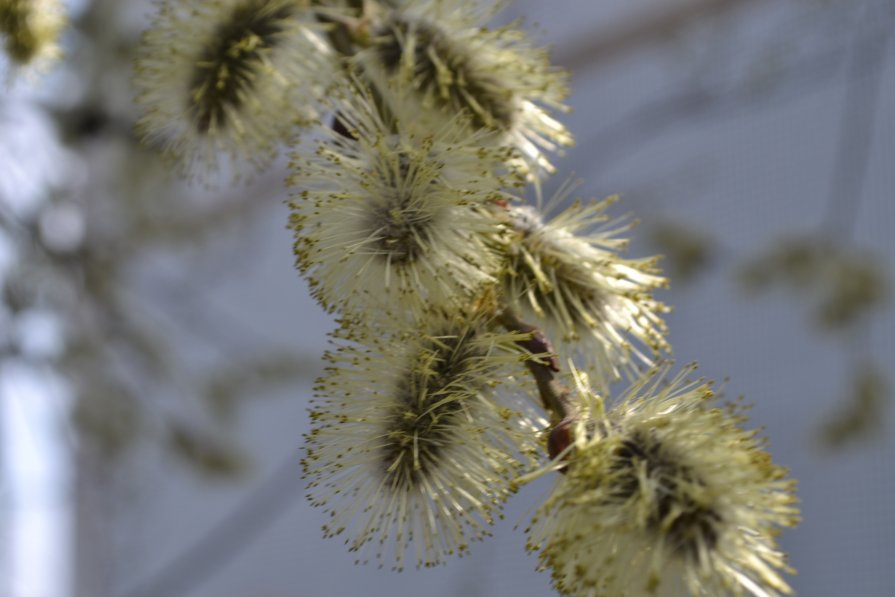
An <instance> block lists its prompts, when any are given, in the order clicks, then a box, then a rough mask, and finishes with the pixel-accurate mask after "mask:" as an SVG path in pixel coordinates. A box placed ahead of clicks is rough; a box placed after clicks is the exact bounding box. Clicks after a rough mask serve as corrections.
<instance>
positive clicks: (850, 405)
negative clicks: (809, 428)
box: [820, 363, 890, 449]
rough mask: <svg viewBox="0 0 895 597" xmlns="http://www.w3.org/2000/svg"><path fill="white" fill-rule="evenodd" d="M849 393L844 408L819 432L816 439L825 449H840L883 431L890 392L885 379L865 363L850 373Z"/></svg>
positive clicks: (876, 369)
mask: <svg viewBox="0 0 895 597" xmlns="http://www.w3.org/2000/svg"><path fill="white" fill-rule="evenodd" d="M849 390H850V392H849V394H850V395H849V396H848V397H847V400H846V402H845V404H843V406H842V408H841V409H839V410H838V411H837V412H835V413H834V414H833V415H831V416H830V417H829V418H828V421H827V422H826V423H825V424H824V425H823V427H822V428H821V429H820V439H821V441H822V442H823V444H824V445H825V446H826V447H827V448H831V449H836V448H841V447H843V446H845V445H846V444H850V443H854V442H855V441H857V440H862V439H867V438H869V437H872V436H874V435H877V434H879V433H880V432H882V431H883V429H882V421H883V415H884V413H885V408H886V404H885V403H886V401H887V400H888V397H889V392H890V388H889V382H888V380H887V379H886V377H885V375H884V374H883V373H882V372H881V371H880V370H879V369H878V368H877V367H875V366H873V365H871V364H866V363H865V364H864V365H863V366H862V367H860V368H858V369H857V370H856V371H855V372H854V373H853V375H852V383H851V386H850V388H849Z"/></svg>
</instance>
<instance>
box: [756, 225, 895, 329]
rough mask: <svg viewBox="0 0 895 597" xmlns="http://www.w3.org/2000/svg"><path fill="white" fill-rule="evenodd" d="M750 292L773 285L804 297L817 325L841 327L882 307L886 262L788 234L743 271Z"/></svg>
mask: <svg viewBox="0 0 895 597" xmlns="http://www.w3.org/2000/svg"><path fill="white" fill-rule="evenodd" d="M741 280H742V282H743V285H744V287H745V288H746V289H747V290H748V291H750V292H754V293H758V292H764V291H767V290H769V289H770V288H772V287H774V286H778V287H782V288H785V289H787V290H790V291H794V292H795V293H796V294H797V295H798V296H800V297H801V298H803V299H805V300H807V301H808V303H809V305H810V308H811V311H812V318H813V320H814V322H815V324H816V325H818V326H819V327H821V328H824V329H832V330H840V329H844V328H847V327H849V326H852V325H854V324H857V323H858V322H859V320H861V319H864V318H866V317H869V316H870V315H872V314H873V313H874V312H875V311H877V310H878V309H880V308H881V307H882V306H883V305H884V304H885V301H886V299H887V298H888V289H889V280H888V279H887V277H886V270H885V266H884V264H882V263H879V260H878V259H875V258H874V257H873V256H870V255H865V254H861V253H858V252H855V251H851V250H849V249H847V248H845V247H842V246H840V245H838V244H835V243H832V242H828V241H824V240H819V239H814V238H801V239H786V240H783V241H781V242H780V243H779V244H778V245H776V246H774V247H771V248H770V249H768V250H767V251H765V252H764V253H763V254H761V255H759V256H757V257H755V258H754V259H753V260H751V261H750V262H749V263H747V264H746V266H745V267H744V268H743V270H742V272H741Z"/></svg>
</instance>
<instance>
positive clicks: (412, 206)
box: [289, 91, 512, 319]
mask: <svg viewBox="0 0 895 597" xmlns="http://www.w3.org/2000/svg"><path fill="white" fill-rule="evenodd" d="M339 107H340V113H342V114H343V118H344V120H345V122H346V123H347V125H348V126H349V127H350V128H351V129H352V130H354V131H356V132H357V133H358V134H357V135H355V136H354V138H345V137H344V136H342V135H339V134H338V133H331V134H330V135H329V136H328V137H327V138H326V139H324V140H323V141H322V142H321V143H320V144H319V146H318V148H317V151H316V152H315V153H314V154H313V155H312V156H308V157H301V158H298V159H296V160H294V161H293V164H292V166H293V172H294V174H293V176H292V177H291V178H290V180H289V182H290V184H291V185H292V186H293V187H295V188H296V189H297V190H298V192H297V193H296V195H295V197H294V199H293V200H292V202H291V203H290V206H291V207H292V210H293V217H292V220H291V225H292V227H293V228H294V229H295V232H296V241H295V254H296V257H297V265H298V267H299V269H300V270H301V271H302V272H303V273H304V274H305V276H306V277H307V278H308V280H309V282H310V285H311V287H312V291H313V293H314V296H315V297H316V298H317V299H318V300H319V301H320V302H321V304H322V305H323V306H324V307H325V308H327V309H328V310H331V311H341V312H343V313H354V314H357V313H361V312H363V313H370V312H371V311H376V310H379V311H385V312H389V313H390V314H391V315H392V316H395V317H398V318H406V319H412V318H417V317H419V316H420V315H421V314H422V313H423V312H425V311H428V310H432V309H441V308H451V307H453V306H458V305H462V304H464V303H470V302H471V301H472V300H473V298H474V297H475V295H476V294H478V293H479V292H481V291H482V289H483V288H485V287H487V286H488V285H493V284H494V283H496V274H497V271H498V268H499V260H498V256H497V254H496V251H495V249H494V247H493V239H494V238H495V237H496V236H497V235H498V234H499V233H500V231H501V230H502V227H501V225H500V223H499V222H498V221H497V220H496V219H495V218H494V217H493V214H492V213H491V212H490V211H489V210H488V209H487V208H488V206H490V205H491V204H492V203H493V202H494V201H495V200H496V199H500V198H508V195H506V194H505V193H504V192H503V191H501V190H500V189H501V186H502V185H504V184H506V183H507V182H508V181H510V180H511V179H512V175H510V174H508V173H507V172H506V168H504V166H503V160H502V156H501V152H500V151H499V150H497V149H487V148H483V147H482V144H481V141H482V139H483V137H484V136H486V135H487V134H482V133H476V134H472V135H469V134H468V131H467V130H466V129H464V128H461V127H459V126H456V123H454V124H448V125H446V126H444V127H442V128H441V129H439V130H436V131H427V130H425V129H422V130H420V129H417V128H416V127H415V126H414V123H413V122H412V121H404V120H398V119H392V118H389V117H387V116H385V117H384V116H383V115H381V114H379V113H378V110H377V108H376V106H375V105H374V102H373V101H372V99H371V98H369V97H367V96H366V95H365V94H364V93H363V91H358V93H357V94H355V95H354V96H353V97H348V98H346V99H345V100H344V101H341V102H339Z"/></svg>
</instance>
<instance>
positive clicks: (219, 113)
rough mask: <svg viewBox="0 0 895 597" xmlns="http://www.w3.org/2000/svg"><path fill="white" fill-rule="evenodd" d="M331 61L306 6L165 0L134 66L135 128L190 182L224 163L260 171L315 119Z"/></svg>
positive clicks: (263, 0)
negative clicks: (138, 111) (137, 116)
mask: <svg viewBox="0 0 895 597" xmlns="http://www.w3.org/2000/svg"><path fill="white" fill-rule="evenodd" d="M333 61H334V57H333V54H332V52H331V50H330V49H329V47H328V46H327V44H326V43H325V42H324V41H323V38H322V37H321V25H320V24H319V23H317V22H316V21H315V19H314V18H313V11H311V10H310V8H309V5H308V2H307V0H182V1H175V0H162V2H161V5H160V7H159V12H158V16H157V18H156V21H155V22H154V23H153V25H152V27H151V28H150V29H149V30H148V31H147V32H146V34H145V35H144V38H143V42H142V44H141V46H140V49H139V53H138V57H137V60H136V70H135V79H134V83H135V86H136V87H137V89H138V91H139V94H138V96H137V104H138V105H139V106H140V107H141V108H142V110H143V114H142V116H141V117H140V119H139V121H138V125H137V126H138V130H139V132H140V133H141V134H142V136H143V137H144V140H146V141H149V142H157V143H159V144H160V145H161V146H162V147H163V149H164V150H165V151H166V153H167V154H168V155H169V156H170V157H172V158H174V159H175V160H176V161H177V162H178V164H179V165H180V167H181V169H182V171H183V172H184V173H186V174H188V175H191V176H197V175H201V174H204V171H206V170H214V169H217V168H218V167H219V166H220V165H221V159H222V157H224V156H226V157H227V160H228V161H229V165H230V167H231V169H232V170H233V171H234V173H236V174H237V175H239V174H241V173H242V171H244V170H248V169H255V168H258V167H262V166H264V165H266V164H267V163H268V162H269V161H270V160H271V159H272V157H273V155H274V154H275V152H276V149H277V145H278V144H280V143H282V142H285V141H288V140H290V139H291V137H292V135H293V134H294V128H295V127H296V126H306V125H309V124H311V123H313V122H315V121H316V118H317V111H318V105H319V104H320V102H321V101H322V99H323V97H324V96H325V91H326V89H328V88H329V87H330V86H331V84H332V77H333V72H335V71H334V64H335V63H334V62H333ZM247 166H248V168H247Z"/></svg>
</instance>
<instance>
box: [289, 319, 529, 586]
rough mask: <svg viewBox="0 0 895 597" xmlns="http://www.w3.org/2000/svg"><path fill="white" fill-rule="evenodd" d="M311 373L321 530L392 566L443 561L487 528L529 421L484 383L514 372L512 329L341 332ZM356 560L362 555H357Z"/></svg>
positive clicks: (446, 322)
mask: <svg viewBox="0 0 895 597" xmlns="http://www.w3.org/2000/svg"><path fill="white" fill-rule="evenodd" d="M341 336H342V338H341V341H340V342H339V344H340V345H339V347H338V349H337V350H336V351H335V352H331V353H328V354H327V356H326V359H327V361H328V362H329V363H330V366H329V367H328V369H327V373H326V375H325V376H324V377H323V378H322V379H320V380H319V381H318V385H317V388H316V389H317V399H316V400H315V403H314V407H313V410H312V411H311V418H312V421H313V428H312V430H311V432H310V433H309V434H308V436H307V457H306V458H305V459H304V461H303V464H304V468H305V474H306V477H307V478H308V479H309V480H310V492H309V496H308V497H309V499H310V500H311V501H312V503H313V504H314V505H317V506H322V507H324V508H325V509H326V511H327V512H328V513H329V515H330V519H329V520H328V521H327V523H326V525H325V526H324V532H325V533H326V535H327V536H336V535H340V534H342V533H345V534H346V536H347V537H348V538H347V539H346V541H345V542H346V544H347V545H348V546H349V548H350V549H351V550H352V551H357V550H360V549H361V548H363V547H364V546H366V545H368V544H371V545H370V548H371V549H375V550H376V559H377V560H379V561H380V562H381V563H383V562H389V561H390V562H393V564H394V566H395V568H397V569H402V568H403V566H404V562H405V560H413V561H415V563H416V565H417V566H433V565H436V564H439V563H442V562H443V560H444V558H445V557H446V556H449V555H451V554H455V553H461V554H462V553H464V552H465V551H466V550H467V549H468V546H469V542H470V541H472V540H477V539H481V538H483V537H485V536H487V535H488V534H489V533H488V530H487V527H488V526H489V525H490V524H491V523H492V522H493V520H494V518H495V516H496V515H497V514H499V512H500V507H501V504H502V502H503V501H504V500H505V499H506V497H507V496H508V495H509V494H510V492H511V483H510V480H511V479H512V478H513V476H514V475H515V473H516V472H517V471H518V469H519V468H520V467H521V464H520V462H519V457H520V455H526V454H528V455H531V453H533V452H535V451H536V450H537V444H536V437H537V434H536V430H535V429H533V428H532V426H531V424H530V423H528V422H527V421H526V420H525V419H524V418H523V417H521V415H519V414H518V413H517V412H515V411H514V409H512V408H507V407H506V406H504V405H502V404H501V402H500V401H499V399H498V396H497V394H496V392H495V386H496V384H497V382H498V381H504V382H507V381H508V380H511V379H512V376H514V375H515V374H517V373H520V372H521V369H522V367H521V359H520V355H519V353H518V351H517V349H516V348H515V341H516V340H518V339H519V337H518V336H517V335H513V334H506V333H493V332H489V331H487V330H486V329H485V328H484V327H483V326H482V321H481V320H473V321H471V322H469V321H464V320H463V319H462V318H461V319H450V318H445V317H441V318H431V319H430V320H429V322H428V326H427V327H426V328H425V329H422V330H414V331H405V332H400V333H394V334H382V333H380V332H377V331H375V330H372V329H369V328H363V327H358V326H352V327H351V328H350V330H349V329H348V328H346V329H345V330H343V332H342V333H341ZM362 561H366V557H365V558H364V559H363V560H362Z"/></svg>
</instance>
